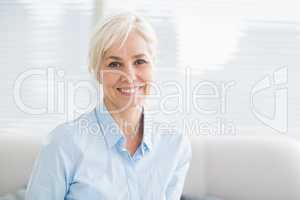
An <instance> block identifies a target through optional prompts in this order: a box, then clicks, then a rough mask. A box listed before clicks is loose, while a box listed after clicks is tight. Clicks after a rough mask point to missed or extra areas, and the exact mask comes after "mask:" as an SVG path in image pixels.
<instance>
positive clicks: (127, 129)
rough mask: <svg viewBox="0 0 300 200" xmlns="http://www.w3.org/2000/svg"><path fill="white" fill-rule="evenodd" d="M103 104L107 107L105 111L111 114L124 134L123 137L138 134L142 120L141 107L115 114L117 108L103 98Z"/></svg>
mask: <svg viewBox="0 0 300 200" xmlns="http://www.w3.org/2000/svg"><path fill="white" fill-rule="evenodd" d="M104 103H105V106H106V107H107V110H108V111H109V112H110V113H111V114H112V116H113V118H114V120H116V122H117V124H118V125H119V127H120V128H121V129H122V131H123V132H124V134H125V136H129V135H130V136H135V135H136V134H138V133H139V130H140V122H141V119H142V118H141V117H142V107H140V106H133V107H130V108H127V109H124V110H123V109H122V110H121V111H118V112H116V111H117V110H118V108H117V107H116V106H114V105H113V104H112V103H111V102H110V101H107V100H106V99H105V98H104ZM133 134H134V135H133Z"/></svg>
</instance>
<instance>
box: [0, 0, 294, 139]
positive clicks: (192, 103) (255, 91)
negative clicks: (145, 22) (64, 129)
mask: <svg viewBox="0 0 300 200" xmlns="http://www.w3.org/2000/svg"><path fill="white" fill-rule="evenodd" d="M118 9H127V10H135V11H137V12H139V13H141V14H143V15H144V16H146V17H147V18H148V19H149V20H150V22H151V23H152V24H153V26H154V27H155V29H156V31H157V35H158V38H159V53H158V60H157V63H156V66H155V81H156V83H157V87H156V89H155V90H154V93H155V95H154V96H153V98H152V99H153V101H151V102H153V106H154V108H155V109H156V111H157V112H156V116H157V118H159V117H161V120H164V121H165V122H166V123H169V124H170V125H171V126H175V128H176V129H178V130H182V131H186V132H188V133H189V134H201V135H224V136H226V135H243V134H245V135H254V134H255V135H258V136H260V135H268V134H285V135H288V136H290V137H292V138H295V139H297V140H298V139H300V132H299V130H300V123H299V120H300V103H299V102H300V92H299V89H298V85H300V79H299V78H298V77H299V73H300V68H299V67H300V12H299V2H298V1H296V0H286V1H271V0H239V1H237V0H222V1H219V0H199V1H196V0H186V1H171V0H165V1H159V0H152V1H133V0H132V1H129V0H109V1H108V0H85V1H83V0H72V1H70V0H60V1H58V0H52V1H46V0H0V66H1V67H0V81H1V83H0V90H1V98H0V133H1V134H9V135H18V134H22V135H28V136H29V135H30V136H34V135H36V136H42V135H45V134H47V133H49V131H50V130H51V129H53V128H54V127H55V126H56V125H58V124H59V123H62V122H64V121H67V120H72V119H74V118H76V117H77V116H78V115H80V114H81V113H83V112H85V111H88V110H91V109H92V108H93V107H94V106H95V105H96V104H97V100H99V99H100V97H101V90H99V89H98V86H97V83H96V82H95V81H94V80H93V77H92V76H91V75H90V74H89V72H88V70H87V63H88V45H89V37H90V34H91V31H92V30H93V27H94V25H95V24H96V23H97V21H99V20H100V19H101V18H102V17H104V16H105V15H107V14H110V13H112V12H113V11H115V10H118Z"/></svg>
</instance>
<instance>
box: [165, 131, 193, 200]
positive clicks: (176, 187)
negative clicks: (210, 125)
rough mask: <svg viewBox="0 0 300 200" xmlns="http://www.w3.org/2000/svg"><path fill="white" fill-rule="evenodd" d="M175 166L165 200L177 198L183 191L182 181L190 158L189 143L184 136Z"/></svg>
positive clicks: (175, 199) (177, 199) (176, 199)
mask: <svg viewBox="0 0 300 200" xmlns="http://www.w3.org/2000/svg"><path fill="white" fill-rule="evenodd" d="M179 148H180V154H179V159H178V164H177V167H176V168H175V171H174V174H173V176H172V178H171V180H170V182H169V184H168V187H167V191H166V200H179V199H180V197H181V194H182V191H183V186H184V181H185V177H186V174H187V172H188V169H189V166H190V161H191V158H192V150H191V145H190V142H189V140H188V138H187V137H186V136H183V137H182V142H181V145H180V146H179Z"/></svg>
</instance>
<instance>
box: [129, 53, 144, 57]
mask: <svg viewBox="0 0 300 200" xmlns="http://www.w3.org/2000/svg"><path fill="white" fill-rule="evenodd" d="M132 57H133V58H141V57H146V55H145V54H143V53H140V54H137V55H134V56H132Z"/></svg>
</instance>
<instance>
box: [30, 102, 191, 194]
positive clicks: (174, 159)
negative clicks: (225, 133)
mask: <svg viewBox="0 0 300 200" xmlns="http://www.w3.org/2000/svg"><path fill="white" fill-rule="evenodd" d="M143 113H144V134H143V139H142V142H141V144H140V145H139V147H138V149H137V150H136V152H135V154H134V155H133V156H131V155H130V154H129V152H128V151H127V150H126V149H125V147H124V143H125V137H124V136H123V134H122V132H121V130H120V129H119V127H118V125H117V124H116V122H115V121H114V119H113V118H112V116H111V114H110V113H109V112H108V111H107V108H106V107H105V104H104V103H103V101H102V103H100V105H99V106H97V107H96V108H95V109H94V110H93V111H91V112H89V113H85V114H83V115H81V116H80V117H79V118H78V119H76V120H74V121H71V122H67V123H64V124H62V125H60V126H58V127H57V128H55V129H54V130H53V131H52V132H51V134H50V137H49V139H48V140H47V142H46V143H45V144H44V145H43V147H42V149H41V151H40V154H39V156H38V158H37V160H36V162H35V166H34V169H33V171H32V175H31V178H30V181H29V184H28V187H27V192H26V200H63V199H65V200H127V199H128V200H179V199H180V196H181V193H182V190H183V185H184V180H185V176H186V173H187V171H188V168H189V163H190V159H191V146H190V143H189V140H188V139H187V136H185V135H184V134H182V133H181V134H179V133H176V130H171V129H168V128H166V124H164V123H163V122H159V123H157V122H155V121H154V118H153V117H152V115H151V114H150V113H149V114H148V111H147V109H143Z"/></svg>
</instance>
